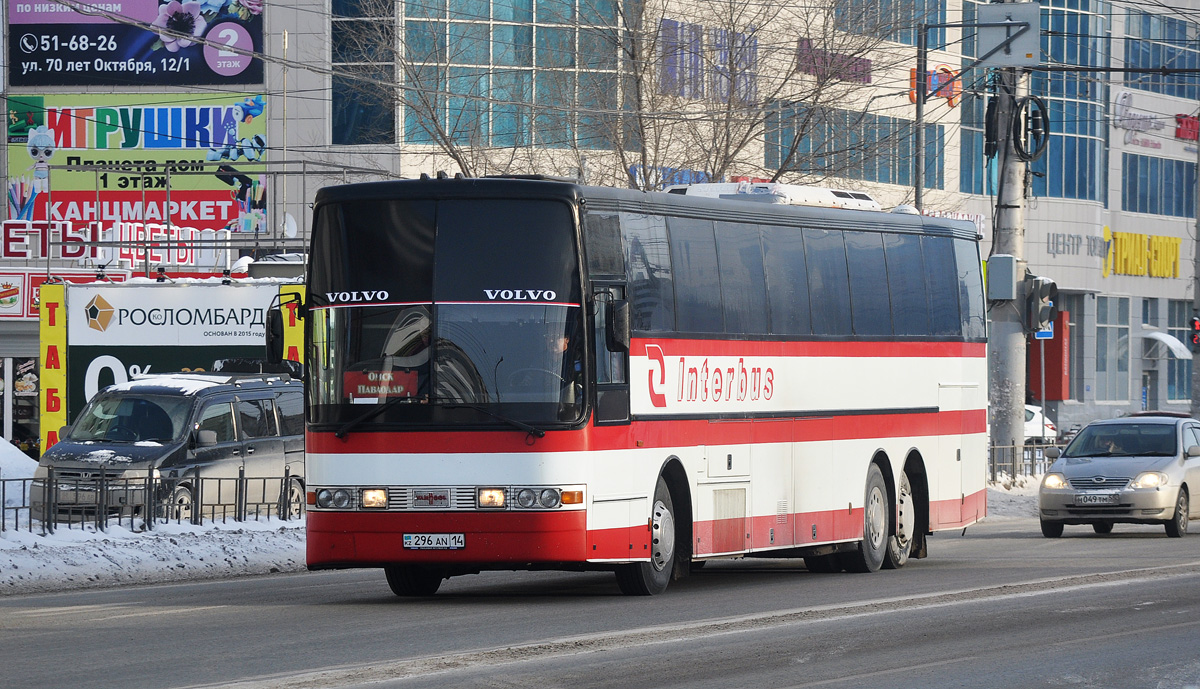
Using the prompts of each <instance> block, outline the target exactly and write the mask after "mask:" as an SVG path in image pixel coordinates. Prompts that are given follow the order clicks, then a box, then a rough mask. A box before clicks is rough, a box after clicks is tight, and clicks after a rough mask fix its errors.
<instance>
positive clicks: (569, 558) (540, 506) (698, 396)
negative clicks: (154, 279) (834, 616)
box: [302, 178, 987, 596]
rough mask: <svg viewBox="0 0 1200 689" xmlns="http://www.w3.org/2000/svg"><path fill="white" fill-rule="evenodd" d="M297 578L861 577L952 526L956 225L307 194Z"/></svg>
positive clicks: (974, 447) (659, 585) (431, 188)
mask: <svg viewBox="0 0 1200 689" xmlns="http://www.w3.org/2000/svg"><path fill="white" fill-rule="evenodd" d="M314 208H315V216H314V225H313V230H312V247H311V252H310V265H309V271H308V290H307V295H308V296H307V300H308V303H307V304H306V305H305V307H304V308H303V309H302V312H303V313H306V314H307V315H306V317H305V337H306V347H307V353H306V358H307V362H306V363H307V366H308V381H307V385H306V394H307V396H308V430H307V470H306V471H307V484H308V488H307V490H308V491H309V492H308V507H309V510H308V516H307V519H308V534H307V538H308V566H309V568H310V569H325V568H344V567H380V568H383V570H384V571H385V573H386V575H387V581H388V583H389V584H390V586H391V588H392V590H393V591H394V592H395V593H396V594H398V595H402V596H407V595H430V594H432V593H434V592H435V591H436V590H437V589H438V587H439V586H440V584H441V582H442V580H444V579H445V578H447V577H450V576H454V575H459V574H466V573H473V572H478V571H481V570H491V569H562V570H611V571H615V572H616V574H617V582H618V583H619V585H620V589H621V590H622V591H623V592H625V593H626V594H655V593H659V592H661V591H663V590H664V589H665V588H666V587H667V584H668V582H669V581H670V580H671V579H672V578H679V577H681V576H684V575H686V574H687V573H688V572H689V571H690V569H692V568H694V567H695V566H698V564H699V563H702V562H703V561H705V560H708V559H713V558H726V557H743V556H756V557H788V558H791V557H802V558H804V561H805V564H806V566H807V568H808V569H810V570H813V571H839V570H842V569H847V570H853V571H875V570H877V569H879V568H880V567H900V566H902V565H904V564H905V563H906V562H907V561H908V559H909V558H910V557H923V556H924V555H925V553H926V545H925V541H926V539H925V537H926V535H927V534H929V533H931V532H933V531H936V530H939V529H951V528H954V529H957V528H962V527H963V526H965V525H968V524H972V523H974V522H975V521H977V520H978V519H980V518H981V517H982V516H983V515H984V513H985V510H986V505H985V495H986V493H985V487H984V473H985V457H986V439H985V428H986V423H985V413H986V408H987V403H986V399H987V391H986V376H987V372H986V359H985V351H984V349H985V326H984V300H983V289H982V280H981V274H980V273H981V271H980V259H979V251H978V244H977V240H978V236H977V233H976V230H975V227H974V225H972V224H970V223H964V222H959V221H953V220H946V219H940V218H928V217H922V216H919V215H914V214H901V213H883V212H876V211H862V210H840V209H829V208H811V207H797V206H793V205H785V204H772V203H761V202H759V203H754V202H751V200H749V199H748V198H747V197H746V196H741V197H740V200H734V199H729V198H727V197H724V196H722V197H720V198H698V197H695V196H691V195H687V194H679V193H674V194H668V193H644V192H636V191H630V190H620V189H601V188H594V187H583V186H577V185H575V184H571V183H568V182H563V181H556V180H551V179H543V178H523V179H516V178H513V179H436V180H434V179H423V180H412V181H393V182H378V183H366V184H350V185H344V186H338V187H330V188H326V189H322V190H321V191H320V192H319V193H318V194H317V197H316V203H315V206H314Z"/></svg>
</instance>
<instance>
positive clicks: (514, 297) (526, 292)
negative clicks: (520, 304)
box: [483, 289, 558, 301]
mask: <svg viewBox="0 0 1200 689" xmlns="http://www.w3.org/2000/svg"><path fill="white" fill-rule="evenodd" d="M483 293H484V294H486V295H487V298H488V299H491V300H493V301H495V300H496V299H500V300H503V301H543V300H544V301H554V299H555V298H556V297H558V293H557V292H555V291H554V290H552V289H485V290H483Z"/></svg>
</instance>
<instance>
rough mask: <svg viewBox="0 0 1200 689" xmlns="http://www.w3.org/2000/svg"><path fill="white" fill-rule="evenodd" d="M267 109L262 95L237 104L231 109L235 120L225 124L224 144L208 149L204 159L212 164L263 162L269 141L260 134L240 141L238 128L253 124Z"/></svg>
mask: <svg viewBox="0 0 1200 689" xmlns="http://www.w3.org/2000/svg"><path fill="white" fill-rule="evenodd" d="M266 108H267V102H266V99H264V98H263V97H262V95H261V94H260V95H257V96H254V97H253V98H250V97H247V98H246V99H244V100H243V101H242V102H240V103H235V104H234V105H233V107H232V108H230V109H231V110H232V112H233V118H232V119H230V120H228V121H226V122H225V136H224V137H223V138H222V139H221V141H222V142H224V143H223V144H222V145H220V146H213V147H212V148H210V149H208V153H207V154H205V156H204V159H205V160H206V161H208V162H210V163H215V162H218V161H222V160H239V159H241V158H245V159H246V160H248V161H251V162H255V161H258V160H262V158H263V154H265V153H266V151H267V140H266V139H265V138H263V137H262V136H261V135H258V134H255V135H254V136H252V137H243V138H241V139H239V138H238V127H239V126H240V125H243V124H249V123H251V122H253V121H254V118H255V117H259V116H260V115H262V114H263V112H265V111H266Z"/></svg>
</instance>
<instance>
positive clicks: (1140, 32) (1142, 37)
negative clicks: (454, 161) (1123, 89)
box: [1125, 9, 1200, 101]
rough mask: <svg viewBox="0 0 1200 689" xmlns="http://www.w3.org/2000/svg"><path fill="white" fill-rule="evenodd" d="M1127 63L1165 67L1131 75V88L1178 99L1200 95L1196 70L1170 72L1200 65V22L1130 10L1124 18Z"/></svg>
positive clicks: (1142, 66)
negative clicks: (1198, 27)
mask: <svg viewBox="0 0 1200 689" xmlns="http://www.w3.org/2000/svg"><path fill="white" fill-rule="evenodd" d="M1125 34H1126V39H1125V65H1126V66H1128V67H1137V68H1148V67H1153V68H1154V69H1163V70H1164V71H1163V72H1154V73H1149V74H1129V75H1127V76H1126V78H1125V84H1126V85H1127V86H1129V87H1130V88H1135V89H1141V90H1143V91H1150V92H1152V93H1161V94H1163V95H1167V96H1175V97H1177V98H1186V99H1188V100H1193V101H1194V100H1196V99H1198V98H1200V82H1198V81H1197V79H1196V74H1195V73H1194V72H1182V73H1173V74H1172V73H1170V69H1172V68H1174V69H1191V70H1195V69H1197V68H1200V50H1198V49H1197V47H1196V46H1197V41H1198V40H1200V31H1198V30H1197V25H1196V24H1194V23H1192V22H1189V21H1186V20H1184V19H1179V18H1176V17H1170V16H1166V15H1162V14H1151V13H1149V12H1142V11H1140V10H1134V9H1131V10H1129V11H1128V13H1127V14H1126V19H1125Z"/></svg>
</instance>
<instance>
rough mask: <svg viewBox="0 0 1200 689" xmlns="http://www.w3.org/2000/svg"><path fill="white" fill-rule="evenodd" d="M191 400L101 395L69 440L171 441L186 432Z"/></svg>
mask: <svg viewBox="0 0 1200 689" xmlns="http://www.w3.org/2000/svg"><path fill="white" fill-rule="evenodd" d="M191 404H192V400H191V398H189V397H177V396H170V395H131V394H129V393H125V392H119V393H115V394H109V395H100V396H99V397H96V398H95V399H93V400H92V401H91V402H90V403H88V405H87V407H85V408H84V410H83V411H82V412H81V413H80V414H79V418H78V419H76V420H75V425H74V426H72V427H71V433H70V435H69V436H68V438H69V439H70V440H77V441H81V442H86V441H112V442H128V443H134V442H160V443H163V442H170V441H172V440H176V439H178V438H179V437H181V436H182V435H183V429H184V426H185V425H186V423H187V418H188V411H189V409H190V408H191Z"/></svg>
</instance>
